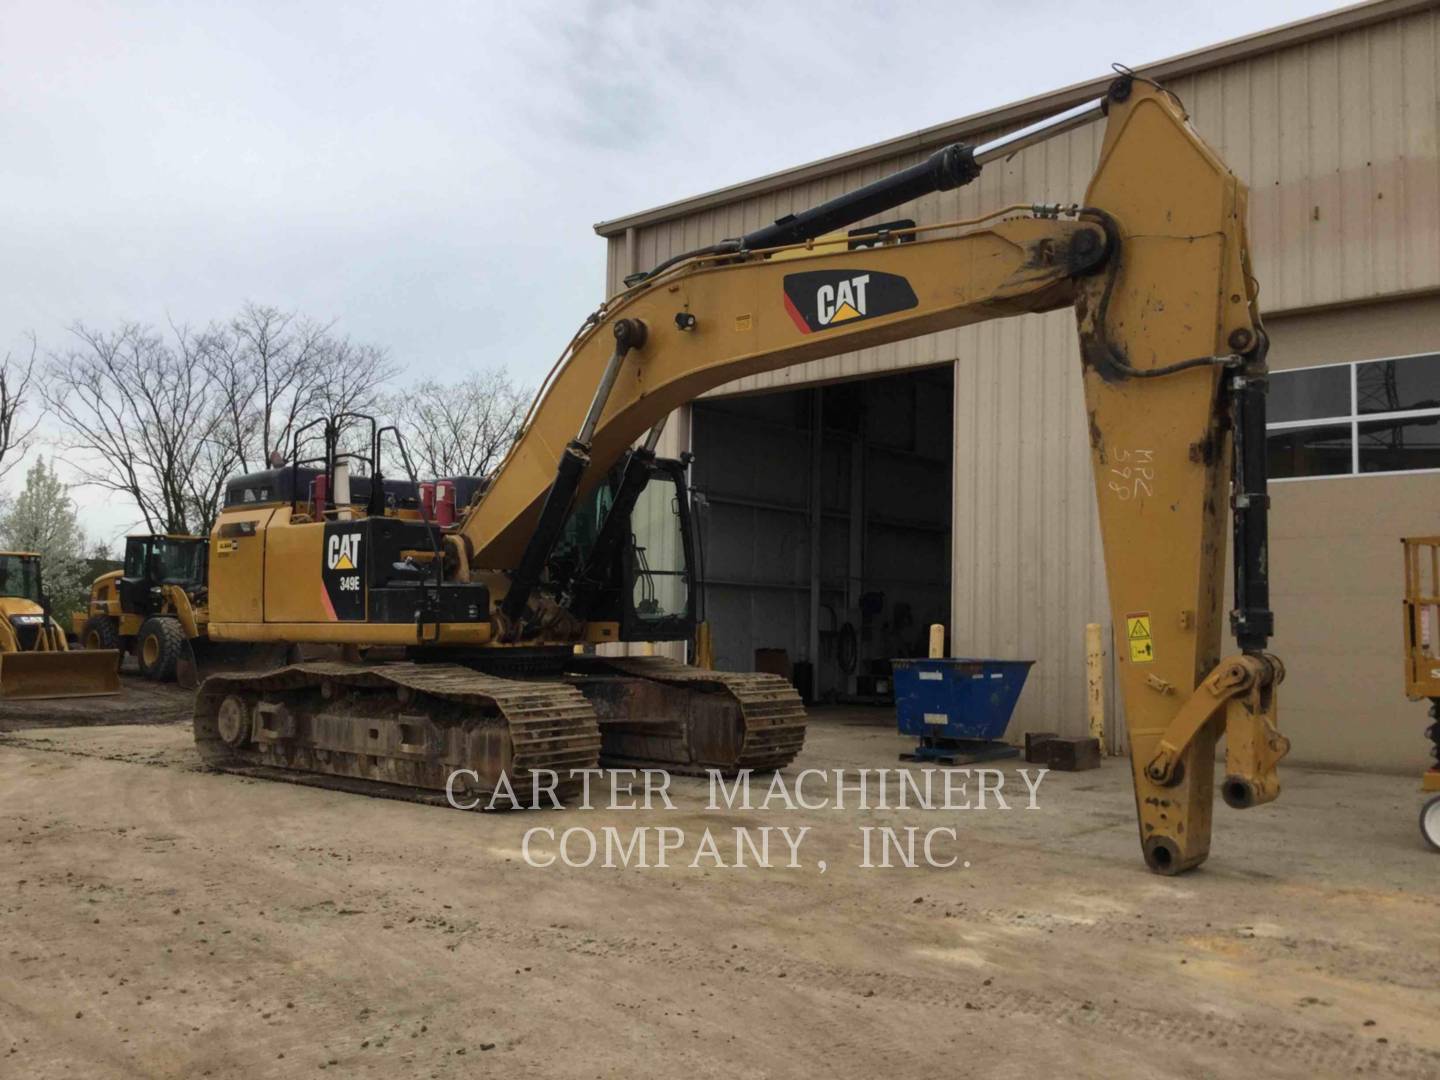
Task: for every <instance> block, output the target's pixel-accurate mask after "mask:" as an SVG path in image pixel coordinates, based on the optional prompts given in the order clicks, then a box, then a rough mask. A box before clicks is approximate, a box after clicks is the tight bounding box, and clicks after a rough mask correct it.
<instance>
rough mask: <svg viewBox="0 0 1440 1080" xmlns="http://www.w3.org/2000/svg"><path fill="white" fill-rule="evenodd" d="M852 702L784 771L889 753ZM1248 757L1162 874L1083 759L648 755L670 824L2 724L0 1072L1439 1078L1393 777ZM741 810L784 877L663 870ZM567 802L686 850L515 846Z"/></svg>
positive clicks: (1439, 980) (1419, 888)
mask: <svg viewBox="0 0 1440 1080" xmlns="http://www.w3.org/2000/svg"><path fill="white" fill-rule="evenodd" d="M886 721H887V718H886V715H885V714H884V713H881V712H878V711H877V712H857V711H849V712H834V711H831V712H825V711H822V712H820V713H818V714H817V715H816V716H815V718H814V722H813V724H812V728H811V732H810V736H809V740H808V743H807V747H806V750H805V752H804V754H803V755H802V757H801V759H800V761H798V762H797V764H796V766H795V767H794V768H793V769H792V770H791V772H792V774H793V773H794V772H796V771H798V769H799V768H802V767H814V768H830V769H834V768H838V767H841V766H844V767H846V768H850V769H856V768H861V767H870V768H874V767H877V766H890V765H894V764H896V762H895V757H896V754H897V752H898V751H899V750H900V749H902V748H904V746H905V745H906V744H905V742H904V740H902V739H900V738H899V737H898V736H896V735H895V734H894V733H893V731H891V730H889V729H888V728H887V727H886V726H884V725H885V724H886ZM1013 765H1014V763H1011V766H1012V768H1013ZM1284 781H1285V793H1284V795H1283V797H1282V800H1281V801H1280V802H1279V803H1277V804H1275V805H1273V806H1270V807H1264V808H1260V809H1257V810H1253V811H1249V812H1246V813H1235V812H1233V811H1228V810H1226V809H1225V808H1224V807H1223V806H1220V807H1218V808H1217V819H1216V828H1215V841H1214V846H1213V849H1212V855H1211V858H1210V861H1209V863H1208V864H1207V865H1206V866H1205V867H1204V868H1203V869H1202V870H1200V871H1199V872H1196V873H1193V874H1190V875H1188V876H1185V877H1182V878H1176V879H1166V878H1159V877H1155V876H1153V875H1151V874H1149V873H1148V872H1146V871H1145V869H1144V867H1143V865H1142V863H1141V860H1140V855H1139V850H1138V843H1137V840H1136V837H1135V825H1134V819H1133V806H1132V801H1131V795H1130V791H1129V782H1128V776H1127V773H1126V769H1125V765H1124V763H1123V762H1121V761H1117V760H1109V761H1107V762H1106V763H1105V765H1104V767H1103V768H1102V769H1101V770H1100V771H1099V772H1089V773H1080V774H1051V775H1050V776H1048V777H1046V778H1045V779H1044V781H1043V782H1042V783H1041V786H1040V789H1039V794H1038V797H1037V801H1038V804H1039V808H1038V809H1036V810H1026V809H1021V808H1018V807H1023V806H1024V805H1025V803H1026V800H1025V799H1024V798H1023V797H1022V796H1023V792H1024V787H1023V785H1022V784H1020V783H1019V782H1018V778H1017V777H1016V776H1015V775H1014V773H1013V771H1012V772H1010V774H1009V775H1008V776H1007V785H1006V788H1005V789H1004V791H1005V792H1006V793H1008V794H1009V795H1010V796H1011V797H1012V799H1011V801H1012V802H1014V803H1015V804H1017V808H1015V809H1011V810H1009V811H999V810H996V809H993V803H992V808H991V809H987V810H985V811H977V810H970V811H958V810H957V811H949V812H945V811H930V812H925V811H920V810H915V809H910V810H894V809H892V810H871V811H868V812H866V811H862V810H858V809H856V808H854V806H853V798H854V796H853V795H852V796H851V804H850V808H849V809H846V810H836V809H827V810H816V811H800V812H796V813H787V812H784V811H779V810H777V811H776V812H761V811H759V810H754V811H750V812H745V811H740V810H721V811H715V812H711V811H707V810H705V809H704V807H705V803H706V801H707V798H708V792H707V787H706V784H705V782H704V781H701V780H689V779H676V780H675V781H674V783H673V784H672V788H671V794H672V796H673V797H674V799H675V802H676V804H677V809H676V810H673V811H666V810H660V809H656V810H654V811H652V812H649V813H647V812H643V811H628V812H627V811H610V810H594V811H589V812H587V811H584V810H579V809H569V810H565V811H532V812H526V813H497V814H463V813H458V812H455V811H451V810H445V809H436V808H432V807H425V806H418V805H413V804H407V803H397V802H388V801H383V800H377V799H367V798H364V797H360V796H354V795H347V794H342V793H338V792H329V791H323V790H317V789H313V788H308V787H302V786H295V785H289V784H278V783H271V782H265V781H257V780H248V779H243V778H238V777H231V776H222V775H216V774H211V773H206V772H204V771H202V770H201V769H200V768H199V767H198V765H197V763H196V761H195V757H194V754H193V751H192V750H191V748H190V737H189V731H188V727H187V726H185V725H183V724H168V725H150V726H125V727H88V728H81V727H70V728H63V729H40V730H27V731H20V732H12V733H10V734H6V735H0V851H3V865H0V957H3V963H0V1075H3V1076H15V1077H61V1076H65V1077H69V1076H75V1075H82V1076H126V1077H128V1076H134V1077H172V1076H173V1077H181V1076H183V1077H198V1076H213V1077H227V1076H246V1077H250V1076H261V1077H265V1076H274V1077H280V1076H311V1075H316V1074H317V1073H318V1072H319V1071H320V1070H331V1069H333V1070H338V1071H340V1072H341V1073H342V1074H343V1075H346V1076H392V1075H393V1076H439V1077H449V1076H457V1077H458V1076H470V1075H480V1076H484V1075H490V1076H503V1077H607V1076H680V1075H688V1076H701V1077H712V1076H713V1077H727V1078H737V1077H793V1076H844V1077H886V1078H890V1077H912V1076H913V1077H921V1076H924V1077H939V1076H953V1075H985V1076H1000V1077H1006V1076H1013V1077H1022V1076H1023V1077H1031V1076H1037V1075H1050V1074H1064V1075H1081V1076H1175V1077H1201V1076H1218V1075H1232V1074H1235V1073H1237V1072H1238V1071H1239V1070H1242V1069H1243V1070H1247V1071H1250V1072H1251V1073H1255V1074H1261V1075H1267V1076H1293V1077H1312V1076H1340V1075H1352V1076H1353V1075H1355V1074H1356V1073H1372V1072H1373V1073H1380V1074H1383V1075H1390V1076H1435V1075H1437V1074H1440V898H1437V888H1436V885H1437V873H1440V856H1437V855H1434V854H1431V853H1429V852H1428V851H1426V850H1425V849H1424V847H1423V845H1422V842H1421V840H1420V838H1419V834H1418V830H1417V828H1416V820H1415V819H1416V815H1417V813H1418V807H1419V804H1420V795H1419V792H1418V779H1417V778H1415V777H1390V776H1374V775H1358V774H1331V773H1322V772H1317V771H1310V770H1303V769H1297V768H1292V769H1288V770H1286V771H1285V773H1284ZM792 790H793V789H792ZM816 790H818V789H816ZM758 791H763V785H762V786H759V787H757V792H758ZM972 793H973V788H972ZM811 797H812V798H814V797H815V796H814V794H813V793H812V795H811ZM832 797H833V791H832ZM762 824H772V825H776V826H780V825H784V826H789V827H790V828H791V829H792V830H793V829H795V828H796V827H797V826H799V825H809V826H811V827H812V832H811V833H810V834H808V835H807V837H806V839H805V840H804V842H803V845H802V848H801V854H800V862H801V864H802V865H801V867H800V868H799V869H787V868H785V867H784V866H783V865H775V866H772V867H771V868H769V869H760V868H756V867H750V868H747V869H736V868H728V869H717V868H714V867H713V866H711V865H710V863H709V862H706V863H705V864H704V865H703V866H702V868H698V869H692V868H691V867H690V865H689V863H690V862H691V859H692V855H693V854H694V852H695V850H696V840H695V838H696V837H697V836H698V835H699V834H700V833H702V832H703V830H704V829H705V828H706V827H708V828H709V829H710V830H711V831H712V834H714V835H716V836H717V837H719V838H721V840H722V843H721V852H722V857H723V858H724V859H725V861H726V862H727V863H728V862H732V861H733V858H734V852H733V850H730V849H729V845H730V844H731V842H732V841H730V839H729V837H730V830H731V828H732V827H733V826H736V825H748V826H759V825H762ZM580 825H583V826H586V827H589V828H591V829H595V830H598V829H601V828H603V827H604V826H606V825H612V826H617V827H619V828H621V829H623V830H625V832H626V833H627V834H628V831H629V830H631V829H634V828H636V827H639V826H641V825H645V826H669V827H678V828H681V829H684V830H685V831H686V835H687V842H686V844H685V846H684V847H682V848H681V849H679V850H678V851H675V852H672V853H671V856H670V862H671V866H670V868H668V869H658V868H651V869H639V868H636V867H632V868H630V869H606V868H603V867H601V866H598V865H596V866H591V867H588V868H567V867H565V866H563V865H560V864H556V865H554V866H551V867H548V868H535V867H531V866H529V865H527V864H526V862H525V860H524V859H523V858H522V853H521V843H522V837H523V836H524V834H525V832H526V830H528V829H531V828H539V827H543V828H553V829H555V830H556V833H557V835H558V834H559V833H560V832H562V831H563V830H564V829H566V828H570V827H572V826H580ZM863 825H870V826H894V827H903V826H906V825H917V826H921V827H922V828H924V829H929V828H932V827H935V826H937V825H943V826H947V827H953V828H954V829H956V831H957V840H956V841H954V842H951V841H950V840H949V839H948V838H943V839H942V841H941V842H939V843H938V844H937V846H936V849H935V854H936V855H937V856H938V857H940V858H942V859H943V858H948V857H950V856H952V855H953V856H955V857H958V858H960V859H962V860H963V862H962V863H957V864H956V865H955V866H954V867H952V868H949V869H935V868H928V867H918V868H914V869H909V868H899V867H896V868H891V869H883V868H874V869H863V868H861V867H860V866H859V863H860V860H861V841H860V838H859V832H858V830H859V828H860V827H861V826H863ZM776 844H777V846H778V845H779V842H778V841H776ZM555 850H556V847H555V845H554V844H551V843H549V842H548V841H546V842H542V843H541V844H539V845H537V848H536V852H537V853H539V854H541V855H546V854H550V853H553V852H554V851H555ZM583 854H584V852H583V850H582V851H580V855H582V856H583ZM822 860H823V861H824V862H825V863H826V864H827V869H826V870H825V872H823V873H822V872H821V870H820V866H819V864H820V862H821V861H822ZM776 861H777V863H780V864H783V863H784V861H785V860H784V858H783V857H781V858H777V860H776ZM964 863H968V866H966V865H964Z"/></svg>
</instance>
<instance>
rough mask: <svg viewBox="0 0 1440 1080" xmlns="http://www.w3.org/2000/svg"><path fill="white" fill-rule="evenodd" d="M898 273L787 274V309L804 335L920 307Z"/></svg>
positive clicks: (823, 272)
mask: <svg viewBox="0 0 1440 1080" xmlns="http://www.w3.org/2000/svg"><path fill="white" fill-rule="evenodd" d="M919 303H920V301H919V300H917V299H916V298H915V290H914V289H912V288H910V282H908V281H906V280H905V279H904V278H903V277H901V276H900V275H899V274H882V273H880V272H878V271H876V270H808V271H806V272H805V273H803V274H786V275H785V310H786V311H787V312H789V314H790V318H791V319H793V320H794V321H795V326H796V327H797V328H798V329H799V331H800V332H801V333H802V334H813V333H815V332H816V331H818V330H831V329H834V328H835V327H837V326H846V325H849V324H850V323H855V322H860V321H863V320H865V319H873V318H875V317H876V316H879V315H893V314H895V312H897V311H908V310H909V309H910V308H913V307H917V306H918V305H919Z"/></svg>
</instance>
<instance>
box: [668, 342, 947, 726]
mask: <svg viewBox="0 0 1440 1080" xmlns="http://www.w3.org/2000/svg"><path fill="white" fill-rule="evenodd" d="M952 388H953V375H952V371H951V368H950V367H949V366H946V367H937V368H926V369H921V370H916V371H909V372H906V373H904V374H900V375H889V376H885V377H879V378H871V379H856V380H851V381H847V382H840V383H832V384H829V385H824V386H814V387H806V388H804V389H799V390H789V391H782V392H777V393H767V394H754V395H748V396H740V397H722V398H710V399H706V400H702V401H698V402H696V403H695V404H694V406H693V410H692V414H691V415H692V428H691V447H692V449H693V450H694V453H695V462H694V465H693V471H692V484H693V486H694V488H695V490H696V492H697V493H698V495H699V498H698V499H697V503H698V505H699V506H700V512H699V528H698V532H699V534H700V541H701V544H700V547H701V557H702V561H703V573H704V576H705V586H704V594H703V597H702V602H703V611H704V615H705V618H706V619H707V620H708V621H709V623H710V626H711V634H712V643H713V649H714V656H715V665H716V667H717V668H719V669H720V670H724V671H746V670H756V669H759V670H770V671H783V670H784V669H785V668H787V667H788V668H789V669H790V671H791V673H792V678H793V681H794V682H795V684H796V686H797V687H798V688H799V689H800V691H801V693H802V694H804V695H805V697H806V698H807V700H810V701H873V702H883V701H887V700H889V699H890V697H891V686H890V667H889V662H890V660H891V659H892V658H896V657H909V656H924V655H926V651H927V646H928V639H929V627H930V624H931V623H937V622H938V623H948V622H949V620H950V565H951V563H950V521H951V514H950V503H951V482H950V470H951V461H952V457H953V447H954V438H953V432H952V423H953V419H952V414H953V393H952Z"/></svg>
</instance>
